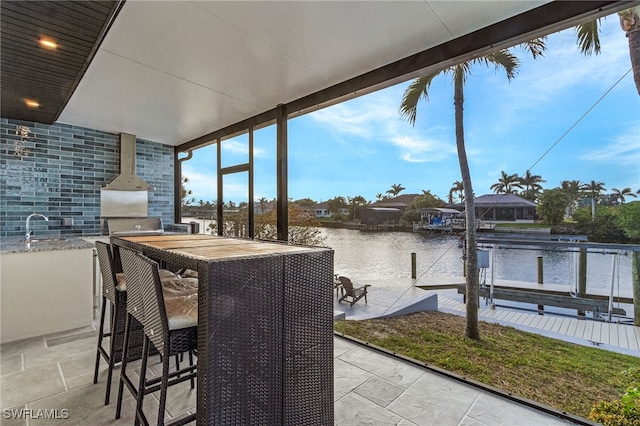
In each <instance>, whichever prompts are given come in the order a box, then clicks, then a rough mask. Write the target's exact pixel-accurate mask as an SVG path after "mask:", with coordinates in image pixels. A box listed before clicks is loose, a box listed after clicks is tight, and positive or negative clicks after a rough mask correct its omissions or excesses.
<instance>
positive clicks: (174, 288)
mask: <svg viewBox="0 0 640 426" xmlns="http://www.w3.org/2000/svg"><path fill="white" fill-rule="evenodd" d="M161 282H162V295H163V296H164V297H170V296H188V295H191V294H195V297H196V298H197V297H198V279H197V278H180V277H175V276H174V278H167V279H163V280H161Z"/></svg>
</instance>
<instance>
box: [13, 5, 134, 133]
mask: <svg viewBox="0 0 640 426" xmlns="http://www.w3.org/2000/svg"><path fill="white" fill-rule="evenodd" d="M123 4H124V0H120V1H117V0H116V1H93V2H91V1H46V2H45V1H42V2H37V1H11V0H3V1H2V2H1V3H0V6H1V11H2V14H1V16H0V18H1V25H0V30H1V36H2V44H1V46H0V47H1V49H2V55H1V58H0V60H1V66H2V71H3V72H2V78H1V80H0V81H1V83H2V89H3V90H2V105H1V108H2V116H3V117H6V118H13V119H19V120H24V121H33V122H41V123H46V124H52V123H53V122H55V121H56V120H57V119H58V117H59V115H60V113H61V112H62V110H63V109H64V107H65V105H66V104H67V102H68V101H69V99H70V98H71V96H72V94H73V92H74V90H75V88H76V87H77V85H78V83H79V82H80V80H81V78H82V76H83V75H84V73H85V71H86V69H87V67H88V66H89V64H90V62H91V60H92V59H93V56H94V55H95V52H96V51H97V49H98V47H99V45H100V43H101V42H102V40H103V38H104V36H105V35H106V33H107V31H108V29H109V28H110V27H111V24H112V22H113V20H114V19H115V17H116V16H117V14H118V12H119V11H120V10H121V8H122V6H123ZM43 36H46V37H50V38H51V39H53V40H55V41H56V42H57V43H58V48H57V49H56V50H46V49H43V48H42V47H40V46H39V43H38V41H39V39H40V38H41V37H43ZM25 98H30V99H35V100H37V101H38V102H39V103H40V107H39V108H37V109H29V108H26V106H25V105H24V99H25Z"/></svg>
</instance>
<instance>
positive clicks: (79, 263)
mask: <svg viewBox="0 0 640 426" xmlns="http://www.w3.org/2000/svg"><path fill="white" fill-rule="evenodd" d="M34 238H35V237H34ZM65 238H66V241H41V242H34V243H30V244H26V243H24V242H22V241H23V240H24V237H8V238H2V250H1V252H0V281H1V282H2V298H0V342H1V343H5V342H11V341H14V340H21V339H27V338H29V337H34V336H42V335H45V334H50V333H57V332H61V331H66V330H71V329H74V328H80V327H85V326H90V325H91V324H92V320H93V305H94V304H93V294H94V292H95V291H94V288H95V286H96V283H95V279H94V277H95V272H94V271H95V265H94V257H93V251H94V247H95V245H94V244H93V243H91V242H87V241H85V240H83V239H81V238H78V237H65Z"/></svg>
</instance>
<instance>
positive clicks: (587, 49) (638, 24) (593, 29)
mask: <svg viewBox="0 0 640 426" xmlns="http://www.w3.org/2000/svg"><path fill="white" fill-rule="evenodd" d="M618 18H619V19H620V27H621V28H622V31H624V32H625V34H626V36H627V39H628V40H629V56H630V58H631V68H632V70H633V80H634V81H635V83H636V89H637V90H638V94H639V95H640V6H636V7H633V8H631V9H627V10H623V11H622V12H618ZM599 22H600V19H597V20H595V21H590V22H585V23H584V24H580V25H578V26H576V31H577V33H578V46H580V51H581V52H582V53H584V54H585V55H591V54H592V53H595V54H596V55H597V54H599V53H600V37H599V34H598V33H599V28H598V27H599Z"/></svg>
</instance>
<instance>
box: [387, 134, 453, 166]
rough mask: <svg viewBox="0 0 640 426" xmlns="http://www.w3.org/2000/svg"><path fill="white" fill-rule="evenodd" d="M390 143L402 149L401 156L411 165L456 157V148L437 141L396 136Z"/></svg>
mask: <svg viewBox="0 0 640 426" xmlns="http://www.w3.org/2000/svg"><path fill="white" fill-rule="evenodd" d="M390 142H391V143H393V144H394V145H395V146H397V147H398V148H400V156H401V158H402V159H403V160H405V161H408V162H410V163H427V162H429V163H431V162H437V161H443V160H445V159H447V158H449V157H451V156H454V155H456V149H455V147H453V146H451V145H450V144H447V143H444V142H442V141H439V140H436V139H423V138H415V137H411V136H395V137H393V138H391V139H390Z"/></svg>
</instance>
